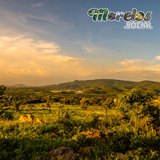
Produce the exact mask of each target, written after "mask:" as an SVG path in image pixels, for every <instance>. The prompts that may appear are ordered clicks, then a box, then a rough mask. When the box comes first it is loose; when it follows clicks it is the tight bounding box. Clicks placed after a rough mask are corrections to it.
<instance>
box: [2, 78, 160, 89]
mask: <svg viewBox="0 0 160 160" xmlns="http://www.w3.org/2000/svg"><path fill="white" fill-rule="evenodd" d="M95 80H113V81H124V82H136V83H139V82H156V83H160V82H159V81H152V80H141V81H134V80H124V79H76V80H73V81H64V82H60V83H50V84H42V85H30V84H25V83H15V84H0V85H4V86H7V87H14V86H18V87H19V86H22V88H23V87H43V86H52V85H60V84H65V83H73V82H75V81H81V82H82V81H95Z"/></svg>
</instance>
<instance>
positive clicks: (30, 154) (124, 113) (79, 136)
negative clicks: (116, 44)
mask: <svg viewBox="0 0 160 160" xmlns="http://www.w3.org/2000/svg"><path fill="white" fill-rule="evenodd" d="M122 98H123V97H122ZM120 100H121V99H120ZM130 107H132V108H130ZM11 108H12V107H11ZM10 111H12V112H13V115H14V119H13V120H4V119H3V120H0V159H1V160H12V159H13V160H14V159H15V160H22V159H23V160H49V159H52V160H53V159H65V160H67V157H65V158H64V156H62V155H59V156H57V155H53V154H50V153H51V151H54V149H57V148H58V147H62V146H63V147H68V148H69V149H71V150H73V152H68V154H69V153H70V154H71V156H69V157H68V160H70V159H71V157H72V158H73V157H76V158H77V159H80V160H85V159H86V160H87V159H88V160H90V159H91V160H92V159H93V160H101V159H102V160H105V159H110V160H112V159H113V160H114V159H119V160H120V159H121V160H125V159H133V160H139V159H140V160H141V159H146V160H148V159H153V160H154V159H156V160H157V159H160V158H159V157H160V127H159V125H160V119H159V117H160V112H159V109H158V107H157V106H152V105H151V104H150V103H149V104H146V103H145V104H143V103H138V100H136V102H135V103H132V105H130V104H129V103H128V102H126V103H124V101H123V103H122V101H117V105H116V106H115V107H114V108H107V109H106V108H103V107H100V106H89V107H87V108H85V109H84V108H82V107H81V106H79V105H62V104H60V103H52V104H50V110H49V109H48V108H46V106H45V104H36V105H34V106H33V105H32V106H30V105H25V106H21V107H20V112H19V113H17V112H15V111H13V110H12V109H11V110H10ZM24 114H32V115H34V116H35V117H36V118H39V119H40V120H41V121H42V123H36V122H33V123H32V122H26V123H20V121H19V118H20V117H21V116H22V115H24ZM61 154H63V153H61Z"/></svg>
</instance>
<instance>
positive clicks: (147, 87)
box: [43, 79, 160, 93]
mask: <svg viewBox="0 0 160 160" xmlns="http://www.w3.org/2000/svg"><path fill="white" fill-rule="evenodd" d="M43 88H50V89H56V90H65V89H73V90H79V89H90V88H101V89H104V90H105V91H124V90H127V89H132V88H137V89H139V90H144V91H147V92H156V93H160V83H159V82H153V81H140V82H134V81H124V80H115V79H95V80H75V81H73V82H67V83H61V84H58V85H48V86H43Z"/></svg>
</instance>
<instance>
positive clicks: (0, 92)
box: [0, 86, 7, 96]
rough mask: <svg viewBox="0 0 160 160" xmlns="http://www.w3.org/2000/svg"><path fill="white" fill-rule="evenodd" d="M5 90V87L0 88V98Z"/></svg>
mask: <svg viewBox="0 0 160 160" xmlns="http://www.w3.org/2000/svg"><path fill="white" fill-rule="evenodd" d="M6 89H7V87H6V86H0V96H1V95H3V94H4V92H5V90H6Z"/></svg>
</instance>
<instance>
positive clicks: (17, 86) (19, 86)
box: [7, 84, 29, 88]
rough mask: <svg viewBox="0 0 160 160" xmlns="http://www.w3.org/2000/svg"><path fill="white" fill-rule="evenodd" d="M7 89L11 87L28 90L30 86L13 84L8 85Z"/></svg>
mask: <svg viewBox="0 0 160 160" xmlns="http://www.w3.org/2000/svg"><path fill="white" fill-rule="evenodd" d="M7 87H9V88H26V87H29V86H28V85H25V84H13V85H8V86H7Z"/></svg>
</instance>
